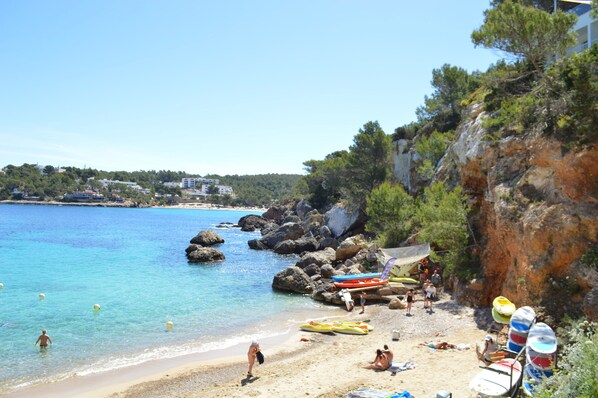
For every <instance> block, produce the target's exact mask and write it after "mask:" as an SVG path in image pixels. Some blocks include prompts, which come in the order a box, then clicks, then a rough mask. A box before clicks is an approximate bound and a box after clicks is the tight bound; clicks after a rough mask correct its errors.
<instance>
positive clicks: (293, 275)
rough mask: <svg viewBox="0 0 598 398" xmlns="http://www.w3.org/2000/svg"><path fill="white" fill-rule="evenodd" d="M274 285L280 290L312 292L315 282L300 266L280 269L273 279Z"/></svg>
mask: <svg viewBox="0 0 598 398" xmlns="http://www.w3.org/2000/svg"><path fill="white" fill-rule="evenodd" d="M272 287H273V288H274V289H278V290H285V291H291V292H296V293H303V294H311V293H312V292H313V290H314V287H315V284H314V282H313V281H312V280H311V278H310V277H309V275H307V274H306V273H305V272H303V270H302V269H301V268H299V267H294V266H293V267H289V268H287V269H285V270H282V271H280V272H279V273H278V274H276V276H274V279H273V280H272Z"/></svg>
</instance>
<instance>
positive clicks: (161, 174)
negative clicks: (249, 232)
mask: <svg viewBox="0 0 598 398" xmlns="http://www.w3.org/2000/svg"><path fill="white" fill-rule="evenodd" d="M183 177H199V176H198V175H194V174H188V173H186V172H184V171H170V170H159V171H155V170H148V171H144V170H141V171H133V172H128V171H102V170H95V169H79V168H76V167H65V168H63V169H60V170H58V169H56V168H54V167H53V166H51V165H47V166H38V165H33V164H23V165H21V166H14V165H7V166H5V167H3V168H2V169H1V170H0V200H6V199H11V198H14V195H13V193H14V192H15V191H16V192H18V194H19V196H20V197H21V196H22V197H24V198H29V199H30V200H42V201H43V200H62V198H63V196H64V195H65V194H69V193H73V192H75V191H94V192H97V193H101V194H103V195H104V196H105V197H106V198H109V197H111V196H112V195H113V194H117V195H118V196H119V197H121V198H123V199H127V200H131V201H133V202H134V203H137V204H141V205H159V204H163V203H165V202H170V201H171V200H172V197H171V196H170V195H177V196H179V197H180V196H181V190H180V188H176V187H175V188H172V187H167V186H164V185H163V183H164V182H181V179H182V178H183ZM205 177H209V178H218V179H219V180H220V183H221V184H222V185H229V186H231V187H233V191H234V193H235V197H234V198H233V197H230V196H227V195H223V196H219V195H212V196H210V197H209V198H208V201H209V202H211V203H218V204H223V205H233V206H259V207H267V206H270V205H272V204H273V203H278V202H280V201H284V200H286V199H288V198H290V197H291V196H292V194H293V190H294V187H295V186H296V185H297V183H298V181H299V179H300V178H301V176H300V175H296V174H262V175H245V176H239V175H232V176H229V175H226V176H219V175H211V176H205ZM101 179H109V180H118V181H129V182H134V183H137V184H138V185H139V186H140V187H142V188H144V189H146V190H148V191H146V192H148V193H143V192H139V190H134V189H128V188H127V187H124V186H119V187H115V188H113V187H108V188H106V187H102V184H100V183H99V182H98V180H101ZM156 194H158V195H156ZM106 200H108V199H106Z"/></svg>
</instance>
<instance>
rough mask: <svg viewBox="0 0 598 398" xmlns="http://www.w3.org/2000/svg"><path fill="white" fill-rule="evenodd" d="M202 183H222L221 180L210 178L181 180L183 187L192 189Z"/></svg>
mask: <svg viewBox="0 0 598 398" xmlns="http://www.w3.org/2000/svg"><path fill="white" fill-rule="evenodd" d="M200 184H210V185H218V184H220V180H218V179H210V178H201V177H198V178H195V177H193V178H183V179H182V180H181V188H183V189H191V188H195V187H196V186H198V185H200Z"/></svg>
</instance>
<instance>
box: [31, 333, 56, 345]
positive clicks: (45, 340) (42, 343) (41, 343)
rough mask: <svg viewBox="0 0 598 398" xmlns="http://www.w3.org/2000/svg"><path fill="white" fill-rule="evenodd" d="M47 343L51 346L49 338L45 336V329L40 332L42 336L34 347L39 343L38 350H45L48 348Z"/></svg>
mask: <svg viewBox="0 0 598 398" xmlns="http://www.w3.org/2000/svg"><path fill="white" fill-rule="evenodd" d="M48 341H49V342H50V344H53V343H52V339H51V338H50V336H48V335H47V334H46V329H44V330H42V334H41V335H40V336H39V337H38V338H37V340H36V342H35V344H34V345H37V343H39V346H40V348H44V349H45V348H47V347H48Z"/></svg>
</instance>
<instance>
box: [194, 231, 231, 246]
mask: <svg viewBox="0 0 598 398" xmlns="http://www.w3.org/2000/svg"><path fill="white" fill-rule="evenodd" d="M221 243H224V239H222V238H221V237H220V235H218V234H217V233H216V232H214V231H210V230H204V231H201V232H200V233H198V234H197V235H196V236H194V237H193V238H192V239H191V244H194V245H200V246H203V247H208V246H214V245H219V244H221Z"/></svg>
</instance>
